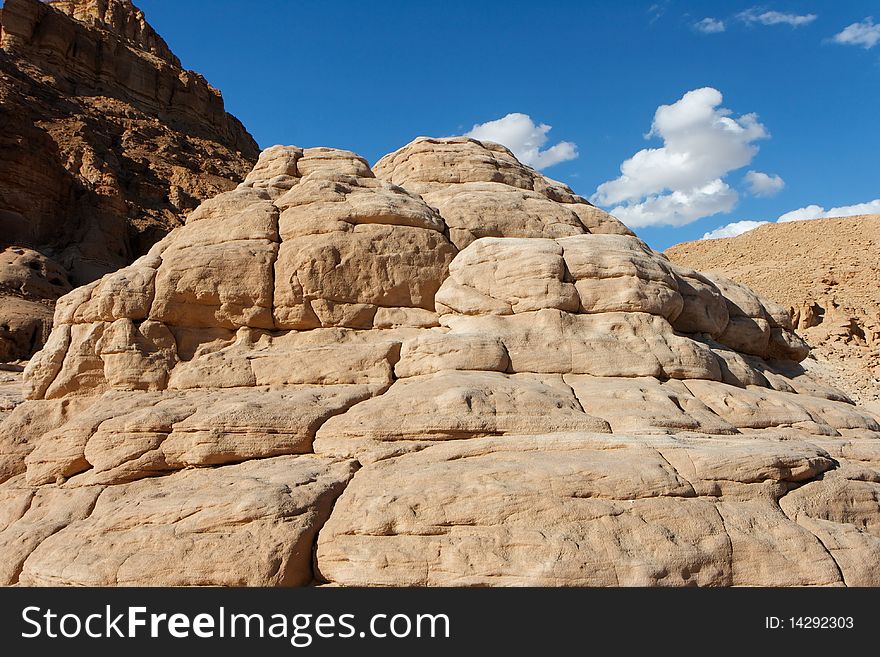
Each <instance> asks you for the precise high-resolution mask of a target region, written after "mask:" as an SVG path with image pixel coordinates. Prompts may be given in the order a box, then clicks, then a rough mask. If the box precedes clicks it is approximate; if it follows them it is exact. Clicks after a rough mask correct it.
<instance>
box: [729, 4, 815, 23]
mask: <svg viewBox="0 0 880 657" xmlns="http://www.w3.org/2000/svg"><path fill="white" fill-rule="evenodd" d="M736 16H737V18H739V19H740V20H741V21H744V22H746V23H750V24H755V23H760V24H761V25H791V26H792V27H802V26H804V25H809V24H810V23H812V22H813V21H814V20H816V19H817V18H818V16H816V14H784V13H782V12H779V11H760V10H759V9H757V8H756V7H752V8H751V9H746V10H745V11H742V12H740V13H739V14H737V15H736Z"/></svg>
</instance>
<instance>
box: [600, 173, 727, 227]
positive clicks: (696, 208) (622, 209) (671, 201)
mask: <svg viewBox="0 0 880 657" xmlns="http://www.w3.org/2000/svg"><path fill="white" fill-rule="evenodd" d="M737 199H738V195H737V193H736V190H733V189H731V188H730V187H729V186H728V185H727V183H725V182H723V181H722V180H720V179H717V178H716V179H715V180H711V181H709V182H708V183H707V184H705V185H703V186H701V187H697V188H694V189H689V190H675V191H672V192H670V193H668V194H652V195H650V196H648V197H646V198H645V199H644V200H642V201H641V202H639V203H627V204H626V205H618V206H616V207H614V208H612V209H611V210H610V212H611V214H613V215H614V216H615V217H617V218H618V219H620V220H621V221H622V222H623V223H625V224H626V225H627V226H629V227H631V228H641V227H643V226H684V225H685V224H689V223H691V222H693V221H696V220H697V219H700V218H702V217H708V216H710V215H713V214H718V213H719V212H730V211H731V210H733V208H734V207H735V206H736V202H737Z"/></svg>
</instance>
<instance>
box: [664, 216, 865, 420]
mask: <svg viewBox="0 0 880 657" xmlns="http://www.w3.org/2000/svg"><path fill="white" fill-rule="evenodd" d="M666 255H667V256H668V257H669V258H670V259H671V260H672V261H673V262H677V263H680V264H682V265H685V266H688V267H693V268H694V269H699V270H701V271H715V272H718V273H720V274H722V275H724V276H727V277H729V278H732V279H733V280H736V281H739V282H740V283H744V284H746V285H748V286H750V287H751V288H753V289H755V290H757V291H758V292H759V293H761V294H762V295H764V296H766V297H768V298H770V299H774V300H775V301H777V302H779V303H780V304H782V305H783V306H785V307H786V308H789V309H790V312H791V314H792V317H793V321H794V326H795V328H796V329H797V331H798V333H799V334H800V335H801V336H803V337H804V339H806V341H807V342H808V343H809V344H810V346H811V347H812V351H811V353H810V357H809V358H808V359H807V360H805V361H804V362H803V364H804V366H805V367H806V368H807V369H809V370H810V371H811V372H813V373H814V374H815V375H816V376H818V377H820V378H822V379H823V380H826V381H828V382H829V383H831V384H832V385H834V386H836V387H838V388H840V389H841V390H843V391H845V392H846V393H847V394H848V395H849V396H850V397H852V398H853V399H855V400H857V401H860V402H863V403H866V404H871V405H872V406H873V407H874V408H876V409H878V410H880V215H863V216H856V217H841V218H834V219H816V220H812V221H792V222H787V223H775V224H768V225H764V226H760V227H758V228H757V229H755V230H751V231H749V232H747V233H744V234H743V235H740V236H738V237H732V238H725V239H715V240H701V241H697V242H687V243H685V244H679V245H677V246H674V247H672V248H670V249H668V250H667V251H666Z"/></svg>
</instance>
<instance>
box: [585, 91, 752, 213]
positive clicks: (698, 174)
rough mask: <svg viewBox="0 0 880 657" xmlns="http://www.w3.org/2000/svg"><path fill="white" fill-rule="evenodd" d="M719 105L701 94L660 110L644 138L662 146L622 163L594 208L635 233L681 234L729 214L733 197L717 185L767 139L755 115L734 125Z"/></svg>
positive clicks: (712, 95) (715, 96)
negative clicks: (668, 229)
mask: <svg viewBox="0 0 880 657" xmlns="http://www.w3.org/2000/svg"><path fill="white" fill-rule="evenodd" d="M722 99H723V97H722V95H721V92H720V91H718V90H717V89H713V88H712V87H704V88H702V89H695V90H693V91H689V92H687V93H686V94H685V95H684V96H682V97H681V98H680V99H679V100H678V101H676V102H675V103H673V104H671V105H661V106H660V107H658V108H657V111H656V113H655V114H654V121H653V123H652V125H651V131H650V132H649V133H648V134H647V135H646V137H647V138H651V137H659V138H661V139H662V140H663V146H662V147H660V148H646V149H643V150H640V151H639V152H638V153H636V154H635V155H633V156H632V157H631V158H629V159H628V160H626V161H625V162H624V163H623V164H621V165H620V173H621V175H620V176H619V177H618V178H616V179H614V180H609V181H607V182H604V183H602V184H601V185H599V187H598V188H597V189H596V193H595V194H593V197H592V200H593V202H594V203H597V204H599V205H604V206H610V205H614V206H615V207H614V208H613V209H612V210H611V213H612V214H613V215H615V216H616V217H618V218H619V219H621V220H622V221H623V222H624V223H626V224H627V225H629V226H630V227H634V228H638V227H642V226H657V225H667V226H682V225H684V224H688V223H690V222H692V221H695V220H697V219H700V218H701V217H708V216H710V215H713V214H718V213H719V212H730V211H731V210H732V209H733V207H734V206H735V205H736V202H737V193H736V191H735V190H734V189H732V188H731V187H730V186H729V185H728V184H727V183H726V182H724V180H723V178H724V176H725V175H727V174H728V173H729V172H731V171H733V170H735V169H739V168H742V167H744V166H746V165H747V164H749V163H750V162H751V161H752V159H753V158H754V156H755V154H756V153H757V152H758V147H757V146H756V145H755V143H754V142H756V141H758V140H760V139H765V138H767V137H769V134H768V132H767V130H766V128H765V127H764V126H763V125H762V124H761V123H760V122H759V121H758V117H757V115H755V114H744V115H742V116H740V117H738V118H734V117H733V116H732V113H731V112H730V110H727V109H724V108H722V107H720V105H721V101H722Z"/></svg>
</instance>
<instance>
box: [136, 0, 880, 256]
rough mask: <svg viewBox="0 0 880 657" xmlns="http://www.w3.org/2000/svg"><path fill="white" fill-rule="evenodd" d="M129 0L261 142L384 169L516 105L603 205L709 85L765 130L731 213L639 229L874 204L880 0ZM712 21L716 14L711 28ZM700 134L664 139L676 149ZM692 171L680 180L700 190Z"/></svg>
mask: <svg viewBox="0 0 880 657" xmlns="http://www.w3.org/2000/svg"><path fill="white" fill-rule="evenodd" d="M135 1H136V4H138V6H140V7H141V8H142V9H143V10H144V12H145V13H146V15H147V18H148V20H149V21H150V22H151V23H152V24H153V26H154V27H155V28H156V29H157V30H158V32H159V33H160V34H161V35H162V36H163V37H164V38H165V39H166V40H167V41H168V43H169V44H170V46H171V48H172V49H173V50H174V52H175V53H177V55H178V56H179V57H180V58H181V59H182V61H183V63H184V65H185V66H186V67H188V68H191V69H194V70H197V71H199V72H201V73H202V74H204V75H205V76H206V77H207V78H208V80H209V81H210V82H211V83H212V84H214V85H215V86H217V87H219V88H220V89H221V90H222V91H223V95H224V98H225V99H226V104H227V108H228V110H229V111H231V112H232V113H234V114H235V115H236V116H238V117H239V118H240V119H241V120H242V121H243V122H244V124H245V125H246V126H247V128H248V129H249V130H250V132H251V133H252V134H253V135H254V137H255V138H256V139H257V141H258V142H259V143H260V145H261V146H263V147H266V146H269V145H272V144H275V143H284V144H297V145H300V146H316V145H327V146H335V147H339V148H346V149H350V150H354V151H356V152H358V153H360V154H361V155H363V156H364V157H366V158H367V159H368V160H369V161H370V162H371V163H372V162H375V160H376V159H378V158H379V157H380V156H381V155H383V154H385V153H386V152H389V151H391V150H394V149H396V148H398V147H400V146H402V145H404V144H405V143H407V142H408V141H410V140H411V139H413V138H414V137H416V136H418V135H432V136H445V135H452V134H461V133H463V132H467V131H469V130H471V128H472V127H473V126H474V125H475V124H482V123H484V122H488V121H492V120H496V119H500V118H502V117H505V116H506V115H508V114H510V113H522V114H525V115H528V117H530V118H531V120H533V121H534V122H535V123H536V124H547V125H550V126H552V130H550V131H549V132H548V133H547V137H548V141H547V143H546V144H545V148H546V147H551V146H553V145H554V144H555V143H557V142H559V141H566V142H572V143H573V144H576V148H577V152H578V157H577V158H576V159H571V160H568V161H563V162H560V163H558V164H555V165H552V166H549V167H547V168H546V169H544V172H545V173H546V174H547V175H548V176H550V177H552V178H555V179H558V180H562V181H564V182H566V183H568V184H569V185H570V186H571V187H572V188H574V190H575V191H576V192H578V193H580V194H581V195H583V196H585V197H587V198H590V197H592V196H593V195H594V194H595V192H596V190H597V188H598V187H599V185H600V184H602V183H604V182H606V181H612V180H614V179H616V178H618V177H619V176H620V166H621V163H623V162H624V161H625V160H627V159H628V158H631V157H632V156H633V155H634V154H635V153H636V152H638V151H640V150H642V149H646V148H659V147H661V146H663V145H664V142H663V138H662V132H663V131H662V130H661V131H660V133H658V136H655V137H653V138H651V139H648V140H646V139H645V134H646V133H648V132H649V131H650V130H651V126H652V120H653V118H654V115H655V112H656V111H657V108H658V107H659V106H661V105H668V104H672V103H675V102H676V101H678V100H679V99H681V98H682V97H683V96H684V94H685V93H687V92H689V91H693V90H698V89H704V88H707V87H709V88H712V89H714V90H717V92H720V94H721V95H723V101H721V102H720V104H719V105H714V106H713V105H712V103H713V101H714V100H717V99H715V98H714V97H713V95H712V94H711V93H708V92H704V93H703V95H702V96H699V95H698V96H692V97H691V98H692V99H693V98H697V99H698V100H699V99H702V100H701V101H700V102H702V103H703V109H704V110H705V109H706V108H707V107H708V108H709V110H712V108H713V107H714V110H712V111H715V110H717V109H718V108H720V107H723V108H727V109H729V110H730V111H731V114H730V115H729V117H728V118H730V119H732V120H733V121H735V122H737V125H739V126H743V125H745V126H746V127H748V124H749V121H751V125H752V126H754V125H755V124H757V125H758V126H760V128H761V130H758V133H760V132H762V131H763V133H764V135H763V136H759V137H757V138H755V139H753V140H752V141H748V140H747V141H745V142H743V143H739V144H733V145H732V148H733V150H736V148H737V147H741V148H740V150H739V152H738V153H733V154H732V155H731V158H732V160H731V161H732V163H733V164H738V163H739V162H740V161H742V159H743V158H744V157H746V156H748V154H749V153H750V152H751V153H752V154H751V157H750V160H749V161H748V163H747V164H745V165H743V166H738V167H735V168H734V169H733V170H730V171H727V172H724V173H723V175H720V176H717V178H718V179H719V180H721V181H722V183H723V185H725V186H726V187H727V188H728V190H732V194H731V193H730V192H729V191H726V192H725V194H726V196H725V199H724V202H723V203H721V205H726V206H730V205H731V201H732V202H733V206H732V210H731V211H730V212H727V213H723V214H717V215H715V216H708V217H704V218H699V219H696V220H694V221H692V222H691V223H687V224H685V225H681V226H664V225H645V226H638V227H636V230H637V232H638V233H639V235H640V236H642V237H643V238H644V239H646V240H647V241H648V242H649V243H650V244H651V245H652V246H654V247H655V248H666V247H667V246H669V245H672V244H675V243H677V242H681V241H685V240H690V239H696V238H699V237H701V236H702V235H703V234H704V233H705V232H707V231H711V230H713V229H716V228H718V227H719V226H723V225H725V224H729V223H731V222H736V221H739V220H768V219H769V220H775V219H776V218H777V217H778V216H780V215H782V214H784V213H786V212H789V211H792V210H795V209H798V208H802V207H805V206H809V205H811V204H817V205H819V206H821V207H822V208H831V207H834V206H848V205H852V204H858V203H864V202H868V201H871V200H874V199H877V198H880V175H878V172H880V166H878V153H880V129H878V116H880V43H876V40H875V39H874V36H872V35H873V34H874V27H876V26H875V25H874V24H873V23H872V22H870V21H868V20H867V19H868V18H869V17H871V16H874V17H875V18H876V19H877V20H878V21H880V3H878V2H877V0H872V1H870V2H869V1H867V0H851V1H847V0H837V1H835V2H818V1H813V2H811V1H804V2H769V3H766V4H755V3H753V2H735V1H728V2H706V1H703V2H688V1H684V0H681V1H677V0H668V1H658V2H631V1H626V2H610V1H607V2H588V1H582V2H563V1H556V2H554V1H545V2H543V3H536V2H534V0H532V1H529V2H517V1H511V0H505V1H504V2H500V1H499V2H476V1H474V0H470V1H459V0H445V1H444V2H415V1H411V2H403V1H399V2H390V1H386V2H382V1H379V0H374V1H370V2H364V1H362V0H361V1H358V2H349V1H346V0H337V1H335V2H317V1H315V2H305V1H303V2H298V1H294V0H254V1H253V2H247V3H244V2H241V1H240V0H186V2H170V1H169V0H135ZM780 16H781V17H782V18H780ZM810 16H813V18H810ZM706 18H712V19H714V22H712V21H704V22H703V23H701V24H700V26H702V28H703V30H702V31H701V30H700V29H699V28H698V26H697V23H698V22H699V21H703V19H706ZM855 23H859V24H860V26H859V27H855V28H853V29H851V30H850V31H849V33H848V34H849V36H848V37H838V40H837V41H835V40H834V35H836V34H839V33H841V32H842V31H843V30H844V29H845V28H847V26H850V25H853V24H855ZM722 25H723V31H722V30H721V26H722ZM878 38H880V36H878ZM872 42H873V43H872ZM873 44H876V45H873ZM750 113H754V114H756V115H757V116H756V117H753V118H752V119H741V117H742V116H743V115H747V114H750ZM714 116H715V119H717V118H718V117H720V116H722V114H717V115H714ZM710 120H712V119H711V117H710ZM674 122H675V119H674V117H673V118H672V119H670V123H674ZM704 127H705V126H704ZM734 127H736V126H734ZM670 130H671V131H673V132H674V126H673V127H672V128H669V129H668V130H667V131H666V132H667V133H668V132H669V131H670ZM709 130H710V132H711V128H710V129H709ZM655 132H657V131H656V130H655ZM686 132H687V131H686ZM689 134H690V133H687V134H685V135H684V136H681V135H679V136H678V137H673V136H670V135H667V136H668V137H669V140H670V141H669V145H670V146H672V145H674V144H673V141H672V140H673V139H678V140H679V142H681V141H685V142H687V141H688V135H689ZM755 134H757V133H755ZM691 141H693V140H691ZM728 146H730V145H729V144H728ZM675 147H676V148H681V145H680V144H679V145H678V146H675ZM755 147H757V149H758V150H757V152H756V153H754V152H753V151H754V149H755ZM687 148H688V146H687V145H685V149H687ZM693 148H695V149H697V150H699V149H701V148H703V149H706V148H708V149H709V152H708V153H702V154H700V153H688V156H693V157H697V158H698V160H699V158H700V157H705V158H708V159H707V162H708V161H710V160H712V158H713V157H716V155H717V154H716V153H715V151H714V150H713V149H717V148H718V143H716V141H713V137H712V135H711V134H710V135H708V137H707V139H706V140H703V141H700V140H699V139H698V140H696V144H695V145H693ZM743 149H745V150H743ZM569 154H570V153H569ZM551 159H552V158H551ZM722 159H723V157H722ZM674 160H675V158H674V157H671V158H670V161H674ZM715 164H717V162H716V163H715ZM670 166H671V165H670ZM707 166H708V168H712V166H714V165H711V163H710V164H709V165H707ZM725 166H727V165H726V164H725V163H724V162H722V163H721V164H720V165H719V166H718V167H717V168H718V170H719V171H723V170H724V167H725ZM748 171H755V172H759V173H766V174H768V176H770V177H771V179H770V180H769V182H768V181H767V180H765V179H761V180H759V181H758V182H759V183H761V182H762V181H763V184H760V185H759V188H760V189H762V190H764V192H765V193H766V194H768V195H764V196H755V195H753V194H752V193H750V192H749V191H748V190H749V185H748V184H747V182H746V179H745V176H746V174H747V172H748ZM666 173H668V171H667V170H665V169H664V172H662V175H661V179H662V178H663V175H665V174H666ZM707 175H710V176H711V175H714V174H711V173H710V174H707ZM772 176H779V177H780V178H781V179H782V180H783V181H784V186H783V187H782V188H781V189H778V190H777V189H776V187H778V182H774V181H775V179H774V178H772ZM674 177H675V176H673V178H674ZM698 178H699V173H698V174H697V178H693V177H691V178H690V179H688V177H687V176H685V177H684V179H683V180H682V181H680V182H681V185H683V186H684V187H688V186H694V185H696V186H699V185H703V183H705V182H706V181H699V180H698ZM655 182H656V181H655ZM647 184H648V186H649V187H650V183H647ZM658 184H661V185H662V184H663V182H662V180H661V181H660V183H658ZM635 186H636V187H638V184H636V185H635ZM618 187H620V185H618ZM624 187H626V185H624ZM630 187H632V185H630ZM618 191H620V190H619V189H618ZM630 191H631V192H632V190H630ZM672 191H675V190H674V189H672V188H664V189H663V190H661V191H653V192H652V191H650V190H649V191H648V192H646V193H647V194H648V195H650V194H654V195H660V196H661V197H662V198H666V197H667V196H668V195H669V194H670V193H672ZM716 191H717V189H716ZM633 193H635V194H638V193H639V190H638V189H636V190H635V191H634V192H633ZM711 193H712V192H711V190H710V196H711ZM770 194H772V195H770ZM617 196H620V194H617ZM733 196H735V197H736V199H735V200H733ZM642 200H643V199H642ZM711 200H712V199H710V201H711ZM624 203H625V204H627V203H628V204H636V205H638V204H639V203H640V199H639V198H638V197H637V196H636V197H633V198H630V199H629V200H627V201H625V202H624ZM613 205H615V204H613V203H612V204H607V205H606V207H611V206H613ZM618 205H619V203H618ZM710 205H711V203H710ZM878 211H880V210H878ZM808 214H809V213H808ZM814 214H815V212H814ZM648 221H649V223H651V222H655V221H656V217H655V218H654V219H649V220H648Z"/></svg>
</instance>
